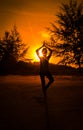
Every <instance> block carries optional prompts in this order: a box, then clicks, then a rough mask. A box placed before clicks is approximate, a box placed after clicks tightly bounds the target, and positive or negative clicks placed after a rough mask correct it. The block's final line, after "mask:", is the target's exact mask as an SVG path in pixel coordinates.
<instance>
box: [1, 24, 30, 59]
mask: <svg viewBox="0 0 83 130" xmlns="http://www.w3.org/2000/svg"><path fill="white" fill-rule="evenodd" d="M27 50H28V47H27V46H26V45H25V44H24V43H23V42H22V40H21V37H20V34H19V32H18V31H17V27H16V26H14V28H13V30H11V31H10V32H9V31H6V32H5V34H4V37H3V38H2V39H1V40H0V58H1V59H3V57H5V58H6V57H7V56H12V57H14V58H15V59H16V61H18V60H19V59H20V58H21V57H23V56H24V55H25V53H26V52H27Z"/></svg>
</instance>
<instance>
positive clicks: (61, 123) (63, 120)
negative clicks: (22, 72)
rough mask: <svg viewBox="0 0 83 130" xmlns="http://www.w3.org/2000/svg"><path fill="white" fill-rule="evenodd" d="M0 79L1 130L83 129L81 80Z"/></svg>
mask: <svg viewBox="0 0 83 130" xmlns="http://www.w3.org/2000/svg"><path fill="white" fill-rule="evenodd" d="M54 79H55V81H54V83H53V84H52V85H51V86H50V88H48V90H47V97H46V99H45V98H44V97H43V93H42V89H41V81H40V78H39V76H18V75H17V76H12V75H9V76H0V130H83V117H82V113H83V103H82V102H83V77H80V76H78V77H77V76H54Z"/></svg>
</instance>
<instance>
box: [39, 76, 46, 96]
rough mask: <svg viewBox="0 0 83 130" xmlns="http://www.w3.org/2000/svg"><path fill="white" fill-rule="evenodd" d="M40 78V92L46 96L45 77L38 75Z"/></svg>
mask: <svg viewBox="0 0 83 130" xmlns="http://www.w3.org/2000/svg"><path fill="white" fill-rule="evenodd" d="M40 78H41V84H42V91H43V93H44V96H46V89H45V76H44V75H43V74H40Z"/></svg>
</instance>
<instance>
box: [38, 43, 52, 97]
mask: <svg viewBox="0 0 83 130" xmlns="http://www.w3.org/2000/svg"><path fill="white" fill-rule="evenodd" d="M40 49H42V56H40V54H39V51H40ZM47 49H48V50H49V55H48V56H47ZM36 53H37V55H38V57H39V59H40V78H41V83H42V90H43V93H44V96H46V90H47V88H48V87H49V86H50V85H51V84H52V82H53V81H54V78H53V76H52V75H51V73H50V71H49V59H50V57H51V55H52V50H51V49H50V48H49V47H47V46H46V45H45V44H43V45H42V46H41V47H40V48H38V49H37V50H36ZM45 76H46V77H47V78H48V79H49V82H48V83H47V85H46V84H45Z"/></svg>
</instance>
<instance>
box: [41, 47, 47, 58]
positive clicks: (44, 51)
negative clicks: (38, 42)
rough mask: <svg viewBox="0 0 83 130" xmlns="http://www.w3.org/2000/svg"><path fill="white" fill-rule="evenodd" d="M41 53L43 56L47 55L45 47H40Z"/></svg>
mask: <svg viewBox="0 0 83 130" xmlns="http://www.w3.org/2000/svg"><path fill="white" fill-rule="evenodd" d="M42 54H43V56H45V55H47V49H46V48H45V47H44V48H43V49H42Z"/></svg>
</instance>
